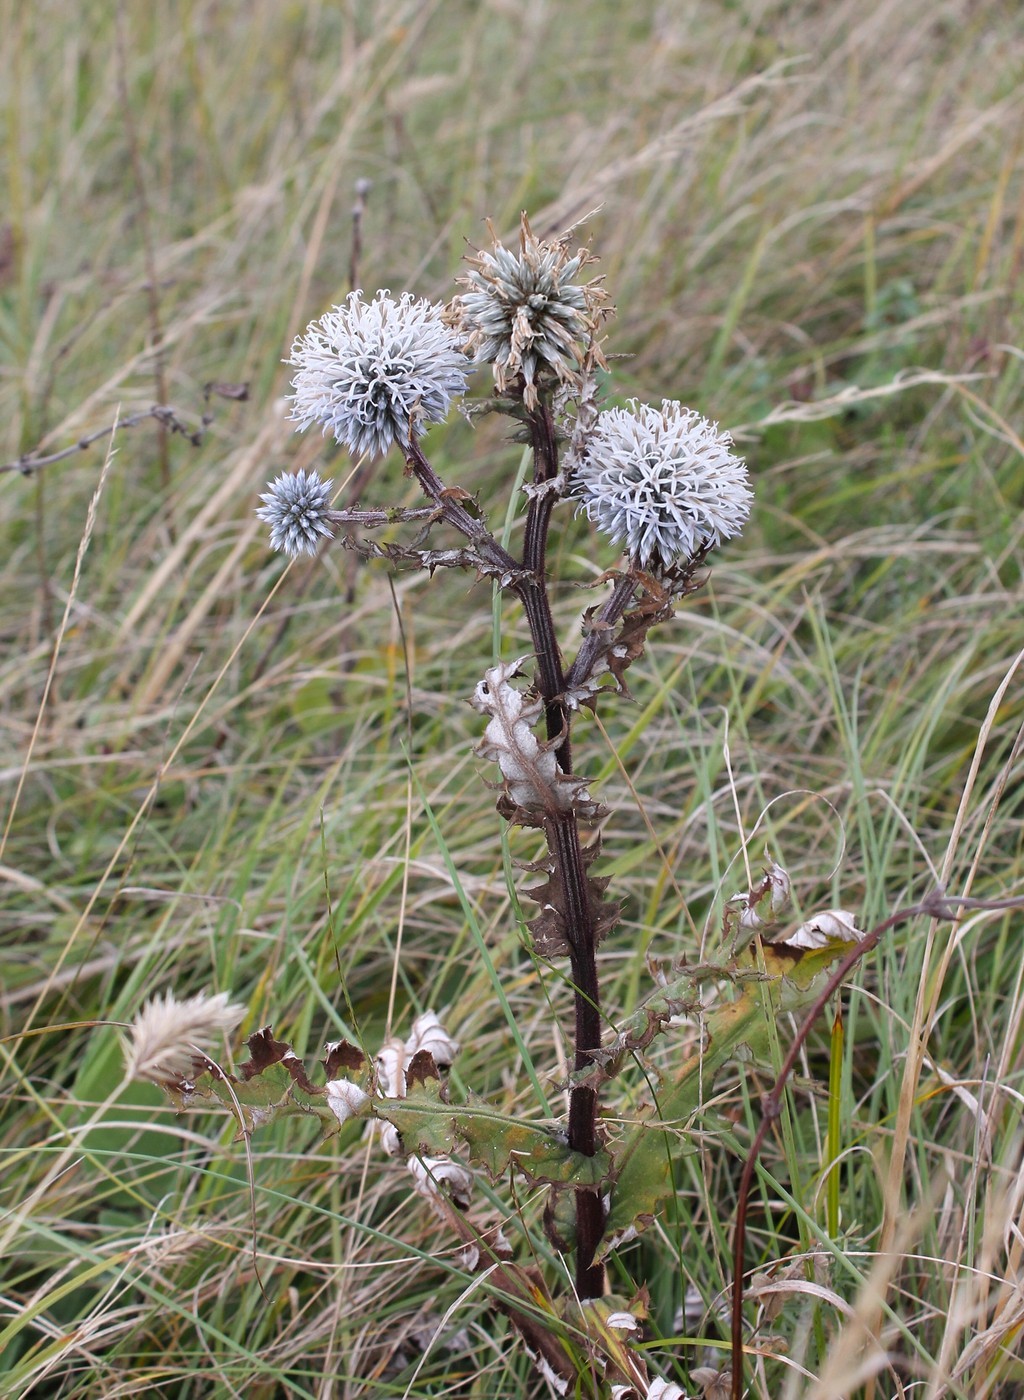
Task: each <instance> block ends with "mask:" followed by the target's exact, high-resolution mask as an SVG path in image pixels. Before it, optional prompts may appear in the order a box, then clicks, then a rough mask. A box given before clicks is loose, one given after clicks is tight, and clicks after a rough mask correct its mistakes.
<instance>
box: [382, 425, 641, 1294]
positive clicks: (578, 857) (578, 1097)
mask: <svg viewBox="0 0 1024 1400" xmlns="http://www.w3.org/2000/svg"><path fill="white" fill-rule="evenodd" d="M527 421H528V423H529V426H530V436H531V441H532V443H533V453H534V486H535V487H543V486H544V485H545V484H547V483H549V482H553V481H554V478H555V477H556V476H557V474H558V447H557V443H556V440H555V429H554V422H553V420H552V417H551V411H550V408H549V407H548V405H547V403H546V402H544V403H541V405H540V406H539V407H538V408H537V409H536V410H534V412H533V413H531V414H530V415H529V417H528V420H527ZM405 459H406V462H407V463H408V466H409V470H410V471H411V472H412V473H413V475H414V476H415V477H416V480H417V481H418V482H419V484H420V487H421V488H422V490H423V492H424V494H425V495H426V496H428V497H429V499H430V500H432V501H433V502H434V503H435V504H436V505H437V507H438V511H439V514H440V515H441V518H442V519H443V520H445V521H446V522H447V523H448V524H449V525H451V526H453V527H454V529H456V530H458V531H459V533H460V534H461V535H463V536H465V538H466V539H467V540H468V541H469V542H470V544H471V545H472V546H473V549H474V550H475V551H476V553H477V555H478V557H479V558H480V559H481V560H482V561H483V562H484V563H486V565H487V566H488V568H490V569H494V570H496V571H498V572H500V573H501V574H502V575H504V576H505V577H506V582H505V586H506V587H508V588H511V589H512V590H513V591H514V592H515V594H516V596H517V597H518V598H519V600H520V601H521V603H522V605H523V611H524V612H525V613H526V619H527V622H528V624H529V627H530V637H531V640H532V642H533V648H534V652H535V654H536V657H537V669H538V686H539V689H540V694H541V698H542V700H543V702H544V712H545V719H546V725H547V734H548V738H549V739H556V738H559V737H560V738H561V739H562V742H561V744H560V745H559V748H558V763H559V766H560V767H561V769H562V771H563V772H565V773H571V772H572V750H571V748H570V745H569V729H570V722H571V716H570V711H569V708H568V706H567V704H566V702H565V684H566V682H565V675H564V673H563V671H562V659H561V654H560V652H559V649H558V639H557V637H556V636H555V624H554V619H553V618H552V616H551V603H550V600H549V598H548V591H547V538H548V525H549V523H550V520H551V511H552V508H553V507H554V503H555V500H556V499H557V494H556V491H555V490H554V489H551V490H547V491H544V490H538V491H535V492H534V493H533V494H532V495H531V497H530V505H529V509H528V512H527V518H526V531H525V539H524V549H523V562H522V564H520V563H519V562H518V561H517V560H516V559H514V558H513V556H512V555H511V554H509V552H508V551H507V550H506V549H504V548H503V547H502V545H500V544H499V543H498V541H497V540H496V539H495V538H494V536H493V535H492V534H491V533H490V532H489V531H488V530H487V527H486V525H485V524H484V523H483V522H482V521H481V520H478V519H477V518H476V517H475V516H473V515H471V514H470V512H469V511H468V510H467V509H466V508H465V506H464V505H463V504H462V502H461V501H460V499H459V497H458V494H457V493H456V492H452V491H449V490H448V489H447V488H446V487H445V484H444V482H443V481H442V480H441V478H440V477H439V476H438V475H437V473H436V472H435V471H434V469H433V467H432V466H431V465H430V463H429V462H428V461H427V459H426V458H425V457H424V455H423V453H422V451H421V450H420V446H419V443H418V442H417V440H416V438H415V436H414V435H413V436H411V438H410V442H409V445H408V447H407V448H406V449H405ZM630 596H632V586H631V587H630V591H629V593H627V594H626V595H625V598H624V601H623V602H622V603H621V607H622V609H624V608H625V606H626V604H627V603H628V601H629V597H630ZM616 597H618V593H616V594H614V595H613V600H614V599H615V598H616ZM613 600H610V601H613ZM545 832H546V834H547V838H548V845H549V848H550V851H551V855H552V858H553V860H554V861H555V862H556V863H557V866H558V869H559V872H560V875H561V882H562V885H563V887H564V889H565V892H566V893H565V906H566V907H565V909H564V911H563V912H564V916H565V921H566V941H567V943H568V945H569V967H570V972H571V977H572V985H573V998H574V1002H575V1012H576V1016H575V1030H574V1041H575V1045H574V1051H575V1053H574V1067H575V1068H576V1069H577V1070H585V1069H587V1068H588V1067H589V1066H590V1065H591V1064H592V1063H593V1055H592V1052H593V1051H594V1050H598V1049H600V1046H601V1002H600V988H599V985H598V977H597V935H596V918H595V904H596V900H595V899H594V897H593V895H592V893H591V889H590V885H589V882H588V879H587V872H586V865H585V862H584V859H583V850H582V847H581V845H580V836H579V825H578V822H577V818H576V813H575V812H572V811H570V812H565V813H561V814H559V815H558V816H557V817H554V818H552V819H551V821H550V822H547V823H546V824H545ZM569 1146H570V1147H571V1148H572V1149H573V1150H574V1151H576V1152H581V1153H583V1155H584V1156H587V1157H592V1156H593V1155H594V1153H595V1152H596V1151H597V1093H596V1091H595V1090H594V1089H592V1088H589V1087H586V1086H577V1087H575V1088H573V1089H572V1090H571V1091H570V1095H569ZM603 1233H604V1207H603V1206H602V1204H601V1196H600V1193H599V1192H598V1191H595V1190H591V1189H585V1188H582V1187H581V1188H579V1189H578V1190H577V1191H576V1280H575V1282H576V1292H577V1295H578V1296H579V1297H580V1298H599V1297H600V1296H601V1294H602V1293H603V1292H604V1269H603V1267H602V1266H601V1265H600V1264H595V1263H594V1256H595V1254H596V1253H597V1248H598V1245H599V1244H600V1242H601V1236H602V1234H603Z"/></svg>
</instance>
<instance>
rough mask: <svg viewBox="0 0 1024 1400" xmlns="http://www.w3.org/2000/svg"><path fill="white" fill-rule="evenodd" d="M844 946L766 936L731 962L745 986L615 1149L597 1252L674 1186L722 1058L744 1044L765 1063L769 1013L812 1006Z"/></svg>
mask: <svg viewBox="0 0 1024 1400" xmlns="http://www.w3.org/2000/svg"><path fill="white" fill-rule="evenodd" d="M848 950H849V943H848V942H847V941H844V940H840V939H836V940H833V941H831V942H830V943H829V944H827V945H826V946H825V947H823V948H819V949H815V950H813V951H801V950H799V949H791V948H789V947H787V946H786V945H785V944H775V945H773V944H764V945H762V950H761V955H760V959H758V957H756V956H755V954H754V953H753V952H748V953H747V954H746V955H745V957H744V959H743V962H744V963H745V964H746V967H745V969H744V968H741V967H737V968H735V969H733V970H731V972H730V975H731V976H732V977H736V976H743V975H744V971H745V972H746V980H745V982H744V983H743V985H742V990H741V991H740V992H739V993H738V995H737V996H736V997H735V998H734V1000H732V1001H730V1002H727V1003H726V1004H724V1005H722V1006H717V1007H715V1008H714V1009H713V1010H711V1011H709V1012H707V1013H706V1015H705V1016H704V1018H703V1022H702V1029H703V1032H704V1043H703V1045H702V1047H701V1049H700V1050H698V1051H697V1052H695V1053H694V1054H693V1055H691V1056H690V1057H689V1058H688V1059H687V1060H686V1061H685V1063H684V1064H683V1065H682V1067H681V1069H680V1070H679V1072H678V1073H677V1074H676V1076H675V1078H674V1079H673V1080H672V1082H671V1084H669V1085H668V1086H667V1087H666V1088H665V1089H664V1091H663V1092H662V1093H661V1094H659V1097H658V1104H657V1110H656V1114H655V1111H653V1110H652V1112H651V1113H650V1114H649V1115H648V1116H647V1117H645V1118H644V1119H643V1120H642V1121H641V1122H640V1123H638V1124H637V1125H636V1126H635V1127H634V1128H633V1129H632V1130H631V1131H630V1132H629V1133H628V1134H627V1135H626V1136H625V1138H624V1139H623V1140H622V1141H621V1142H620V1144H619V1145H618V1146H617V1147H616V1148H615V1149H614V1150H613V1153H612V1156H613V1163H614V1165H613V1169H612V1170H613V1177H614V1185H613V1187H612V1190H611V1201H610V1208H609V1211H608V1218H607V1220H606V1222H605V1237H604V1241H603V1242H602V1245H601V1249H600V1251H599V1255H600V1256H603V1255H605V1254H607V1252H608V1250H609V1249H612V1248H614V1247H615V1245H616V1243H618V1242H621V1241H622V1240H623V1239H624V1238H628V1237H630V1236H631V1235H632V1234H633V1233H634V1232H637V1231H640V1230H643V1229H644V1228H646V1226H648V1225H649V1224H650V1223H651V1222H652V1221H653V1220H654V1218H655V1216H656V1214H657V1211H658V1208H659V1207H660V1205H661V1203H662V1202H663V1201H664V1200H665V1199H666V1198H667V1197H668V1196H669V1195H670V1194H671V1192H672V1190H673V1181H672V1156H673V1152H674V1151H675V1150H677V1148H678V1147H679V1145H680V1143H681V1142H683V1143H685V1134H686V1130H687V1128H688V1127H689V1126H690V1124H691V1123H692V1122H693V1120H694V1118H695V1117H696V1116H697V1114H698V1113H699V1112H700V1109H701V1106H702V1102H703V1098H704V1096H705V1095H706V1094H707V1092H708V1090H709V1087H710V1085H711V1083H712V1081H713V1079H714V1076H715V1074H716V1073H717V1071H718V1070H719V1069H720V1068H721V1066H722V1065H723V1064H725V1063H726V1061H727V1060H729V1059H732V1058H734V1057H735V1056H736V1055H737V1054H738V1053H740V1051H741V1049H742V1050H745V1051H746V1052H747V1054H748V1055H749V1056H751V1057H752V1058H754V1059H756V1060H759V1061H762V1062H764V1063H770V1062H769V1060H768V1050H769V1034H768V1028H769V1021H768V1017H769V1015H771V1016H772V1017H773V1018H774V1017H776V1016H778V1015H779V1014H780V1013H782V1012H799V1011H800V1010H802V1009H803V1008H804V1007H808V1006H810V1005H811V1003H812V1002H813V1001H814V999H815V997H816V995H817V993H818V983H819V979H820V978H821V976H822V974H823V973H825V972H826V970H827V969H828V968H829V967H830V966H831V964H832V963H834V962H835V961H836V959H837V958H838V957H841V956H842V955H843V954H844V953H846V952H847V951H848ZM759 961H760V967H758V966H757V964H758V962H759ZM755 969H756V971H755ZM752 973H753V974H754V975H753V976H752V975H751V974H752ZM758 973H760V975H757V974H758ZM695 975H700V976H703V977H706V976H708V970H707V969H701V970H700V972H699V974H698V973H696V971H691V972H690V973H689V974H685V975H684V976H683V977H682V978H680V979H679V981H678V982H677V983H675V984H673V987H671V988H666V989H665V991H664V992H661V993H659V994H658V997H657V998H656V999H652V1001H656V1002H657V1003H658V1006H657V1008H656V1009H655V1011H654V1012H653V1014H652V1015H651V1016H650V1017H649V1018H648V1020H647V1028H646V1030H645V1029H644V1028H643V1025H642V1023H641V1022H640V1021H639V1020H638V1017H639V1015H640V1014H641V1013H642V1012H643V1011H644V1008H641V1013H638V1017H634V1022H636V1025H635V1027H634V1029H633V1034H635V1035H637V1036H639V1038H640V1040H643V1039H644V1037H645V1036H646V1037H647V1040H646V1041H645V1042H644V1043H649V1040H650V1039H653V1037H654V1035H655V1034H657V1033H658V1030H660V1029H661V1028H662V1025H663V1011H664V1010H667V1009H668V1007H669V1005H671V1003H672V1000H673V996H672V993H673V992H676V993H677V994H679V995H683V994H684V992H685V987H686V984H687V983H688V985H689V992H690V996H691V998H692V996H693V993H694V990H695ZM691 1005H692V1003H691Z"/></svg>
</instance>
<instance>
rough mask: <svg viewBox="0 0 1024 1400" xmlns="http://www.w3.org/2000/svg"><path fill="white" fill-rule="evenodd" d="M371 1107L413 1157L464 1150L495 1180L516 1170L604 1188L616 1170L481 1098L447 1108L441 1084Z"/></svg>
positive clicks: (541, 1180)
mask: <svg viewBox="0 0 1024 1400" xmlns="http://www.w3.org/2000/svg"><path fill="white" fill-rule="evenodd" d="M370 1102H371V1109H372V1111H373V1113H374V1114H375V1115H376V1116H377V1117H378V1118H383V1119H384V1120H385V1121H386V1122H388V1123H393V1124H394V1126H395V1127H396V1128H397V1129H398V1131H399V1133H401V1135H402V1141H403V1144H404V1146H405V1148H406V1150H407V1151H408V1152H423V1153H426V1154H427V1155H428V1156H439V1157H448V1156H452V1155H453V1154H455V1153H458V1152H460V1151H462V1152H464V1153H465V1154H466V1155H467V1156H468V1157H469V1159H470V1161H471V1162H476V1163H479V1164H480V1165H481V1166H483V1167H486V1169H487V1170H488V1172H490V1174H491V1176H492V1177H499V1176H502V1175H503V1174H504V1173H505V1172H506V1171H508V1169H509V1168H510V1167H511V1168H514V1169H515V1170H516V1171H518V1172H520V1173H521V1174H522V1175H523V1176H525V1177H526V1179H527V1181H530V1182H533V1183H535V1184H545V1185H561V1186H598V1185H600V1184H601V1183H602V1182H603V1181H605V1180H606V1178H607V1176H608V1173H609V1170H610V1167H611V1160H610V1158H609V1156H608V1153H607V1152H599V1153H598V1154H597V1155H596V1156H594V1157H585V1156H584V1155H583V1154H582V1153H580V1152H573V1151H571V1150H570V1148H569V1147H568V1145H567V1144H566V1142H565V1138H564V1136H563V1135H562V1134H561V1133H560V1132H558V1131H557V1130H556V1129H554V1128H552V1127H551V1126H549V1125H545V1124H541V1123H526V1122H523V1120H522V1119H520V1118H510V1117H507V1116H506V1115H505V1114H503V1113H497V1112H495V1110H494V1109H492V1108H489V1107H488V1106H487V1104H486V1103H485V1102H484V1101H483V1100H482V1099H479V1098H477V1097H476V1095H475V1094H471V1095H470V1096H469V1099H468V1100H467V1102H466V1103H463V1104H459V1105H458V1106H457V1107H453V1106H452V1105H451V1104H446V1103H444V1102H442V1100H441V1097H440V1085H438V1084H437V1083H436V1082H432V1083H428V1084H426V1085H424V1086H423V1087H422V1088H420V1089H419V1090H417V1092H416V1093H413V1094H410V1095H409V1097H408V1098H405V1099H385V1098H374V1099H372V1100H371V1101H370Z"/></svg>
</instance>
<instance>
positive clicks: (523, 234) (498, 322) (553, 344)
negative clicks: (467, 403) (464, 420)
mask: <svg viewBox="0 0 1024 1400" xmlns="http://www.w3.org/2000/svg"><path fill="white" fill-rule="evenodd" d="M488 227H490V225H488ZM491 233H492V237H493V233H494V231H493V229H492V230H491ZM591 261H592V258H591V256H590V254H589V253H588V252H587V251H586V249H585V248H580V249H578V250H577V252H576V253H575V254H574V255H573V256H571V257H570V255H569V251H568V247H567V241H566V238H562V239H560V240H559V241H557V242H554V243H548V242H545V241H544V240H542V239H539V238H537V237H536V235H535V234H534V232H533V230H532V229H531V228H530V223H529V220H528V219H527V217H526V215H525V214H523V215H522V216H521V220H520V229H519V252H518V254H517V253H514V252H512V251H511V249H509V248H506V247H505V246H504V245H503V244H502V243H501V242H500V241H499V240H498V239H497V238H496V237H495V238H494V244H493V249H492V251H490V252H486V251H484V252H480V253H478V254H477V255H476V257H475V258H470V259H469V266H470V271H469V272H468V273H467V274H466V276H464V277H460V278H459V279H458V282H459V285H460V286H463V287H467V288H468V289H469V290H468V291H466V292H464V293H461V294H460V295H459V296H457V297H456V298H455V300H454V301H453V302H452V307H451V311H450V312H449V318H450V320H451V321H452V324H453V325H455V326H457V327H458V328H459V329H460V330H461V331H462V332H464V334H465V336H466V350H467V352H470V353H473V354H474V357H475V363H477V364H490V365H492V366H493V369H494V378H495V382H496V384H497V386H498V389H499V391H500V392H501V393H504V392H505V391H506V389H507V388H508V386H509V385H510V384H512V383H514V382H515V380H516V378H517V377H518V376H520V375H521V376H522V380H523V399H524V402H525V403H526V406H527V408H534V407H536V404H537V380H538V376H539V375H542V374H543V373H544V372H545V371H547V372H548V373H549V374H550V375H552V376H553V377H554V379H555V380H556V381H557V382H559V383H570V384H578V381H579V366H580V364H581V363H582V361H583V359H584V356H585V355H586V350H587V344H588V342H589V341H590V339H591V337H592V336H593V333H594V331H595V329H596V327H597V325H598V322H599V320H600V316H599V314H598V308H599V307H600V305H601V303H602V302H603V301H604V298H605V293H604V290H603V289H602V288H601V287H600V286H599V285H598V284H597V282H596V281H591V282H580V281H578V280H577V277H578V274H579V272H580V270H581V269H582V268H583V267H584V266H585V265H586V264H587V263H588V262H591ZM596 358H597V359H598V361H599V362H600V363H603V361H601V360H600V354H599V352H598V355H597V357H596Z"/></svg>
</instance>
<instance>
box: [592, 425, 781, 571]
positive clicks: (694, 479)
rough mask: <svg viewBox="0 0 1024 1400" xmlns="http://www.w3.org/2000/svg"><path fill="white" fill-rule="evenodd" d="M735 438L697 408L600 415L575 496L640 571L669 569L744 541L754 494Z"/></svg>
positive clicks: (595, 522)
mask: <svg viewBox="0 0 1024 1400" xmlns="http://www.w3.org/2000/svg"><path fill="white" fill-rule="evenodd" d="M731 446H732V438H731V437H730V435H729V434H728V433H724V432H719V429H718V424H717V423H711V422H709V421H708V419H706V418H704V417H702V416H701V415H700V414H699V413H697V412H695V411H694V410H693V409H692V408H684V407H683V406H682V404H679V403H675V402H674V401H673V400H671V399H664V400H663V401H662V405H661V408H660V409H658V408H653V407H652V406H651V405H650V404H638V403H637V401H636V400H635V399H631V400H630V407H629V408H628V409H625V408H610V409H606V410H605V411H604V412H603V413H600V414H599V415H598V417H597V422H596V424H595V426H594V429H593V431H592V432H591V434H590V437H589V439H588V441H587V444H586V449H585V451H584V453H583V455H582V459H581V461H580V464H579V466H578V468H577V472H576V481H575V484H574V494H575V495H576V496H578V497H579V499H580V501H581V507H580V508H581V509H582V510H584V511H585V512H586V514H587V515H588V516H589V518H590V519H591V520H592V521H593V522H594V524H595V525H596V526H597V527H598V529H599V530H601V531H603V533H604V534H606V535H607V536H608V537H609V538H610V539H611V541H612V542H613V543H614V544H620V543H621V544H622V545H623V546H624V548H625V550H626V552H627V554H629V556H630V559H631V560H632V561H633V563H635V564H637V565H638V566H639V567H640V568H642V569H646V568H650V567H658V566H665V567H668V566H670V565H672V564H673V563H675V562H677V561H679V560H685V559H689V558H692V557H693V555H694V554H696V552H697V551H698V550H699V549H700V548H702V547H704V546H706V545H715V544H718V543H719V542H720V541H721V540H723V539H729V538H731V537H732V536H733V535H738V534H739V533H740V531H741V530H742V529H743V525H744V523H745V521H746V519H747V516H748V515H749V514H750V505H751V501H752V500H753V493H752V492H751V490H750V488H749V486H748V484H747V483H748V476H747V469H746V467H745V465H744V464H743V461H742V460H741V459H740V458H739V457H735V456H733V454H732V453H731V452H730V450H729V449H730V447H731Z"/></svg>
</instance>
